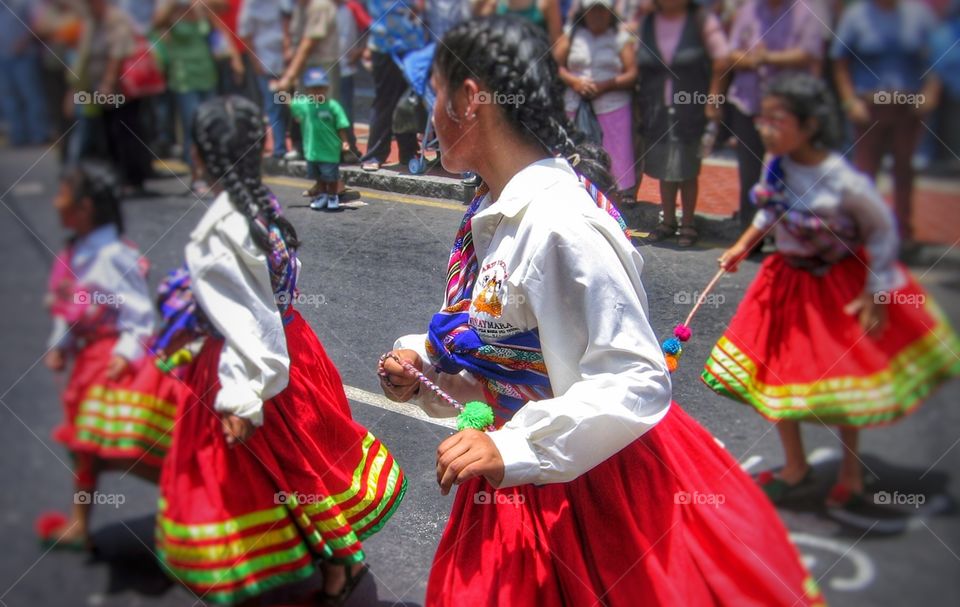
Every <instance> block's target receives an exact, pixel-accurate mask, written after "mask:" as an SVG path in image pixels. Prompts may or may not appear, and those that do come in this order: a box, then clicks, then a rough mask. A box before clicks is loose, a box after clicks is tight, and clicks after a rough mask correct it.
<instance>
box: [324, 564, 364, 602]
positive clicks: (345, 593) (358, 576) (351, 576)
mask: <svg viewBox="0 0 960 607" xmlns="http://www.w3.org/2000/svg"><path fill="white" fill-rule="evenodd" d="M350 567H351V566H350V565H347V566H345V567H344V570H345V571H346V572H347V581H346V583H345V584H344V585H343V588H342V589H341V590H340V592H338V593H337V594H330V593H328V592H327V591H326V590H321V591H320V597H319V598H320V603H319V604H320V605H322V606H323V607H340V606H341V605H343V604H344V603H346V602H347V599H348V598H350V594H351V593H353V591H354V589H355V588H356V587H357V585H358V584H360V580H362V579H363V576H364V575H366V573H367V571H369V570H370V566H369V565H367V564H366V563H364V564H363V567H361V568H360V569H359V570H358V571H357V572H356V573H353V572H352V571H351V569H350Z"/></svg>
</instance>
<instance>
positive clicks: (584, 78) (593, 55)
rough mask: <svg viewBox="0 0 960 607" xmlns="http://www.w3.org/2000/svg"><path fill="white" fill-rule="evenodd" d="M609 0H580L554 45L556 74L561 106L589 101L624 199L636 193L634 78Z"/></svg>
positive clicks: (632, 60) (631, 56) (628, 44)
mask: <svg viewBox="0 0 960 607" xmlns="http://www.w3.org/2000/svg"><path fill="white" fill-rule="evenodd" d="M619 25H620V18H619V17H618V16H617V15H616V13H615V12H614V8H613V3H612V1H611V0H584V2H583V4H582V8H580V10H579V11H577V13H576V14H575V15H574V17H573V19H572V20H571V25H570V27H569V28H568V29H567V31H566V32H565V33H564V34H563V36H562V37H561V38H560V41H559V42H558V43H557V45H556V47H555V48H554V57H555V58H556V59H557V63H558V64H559V66H560V79H561V80H562V81H563V83H564V84H566V85H567V87H568V88H567V90H566V91H564V109H565V110H566V112H567V116H568V117H570V118H573V117H574V115H576V112H577V107H578V106H579V105H580V104H581V103H583V102H588V103H590V104H591V106H592V107H593V111H594V113H595V114H596V116H597V122H599V123H600V129H601V130H602V131H603V147H604V149H606V150H607V153H608V154H610V159H611V160H612V162H613V164H612V167H611V169H612V171H613V176H614V178H615V179H616V181H617V189H618V190H620V191H621V192H622V193H623V195H624V197H625V199H633V197H634V195H635V194H636V191H635V190H636V186H637V171H636V168H635V163H634V154H633V117H632V112H633V110H632V108H631V99H632V95H631V89H633V86H634V84H635V83H636V81H637V65H636V48H635V46H634V44H633V42H632V40H633V38H632V37H631V36H630V34H628V33H627V32H625V31H621V29H620V27H619Z"/></svg>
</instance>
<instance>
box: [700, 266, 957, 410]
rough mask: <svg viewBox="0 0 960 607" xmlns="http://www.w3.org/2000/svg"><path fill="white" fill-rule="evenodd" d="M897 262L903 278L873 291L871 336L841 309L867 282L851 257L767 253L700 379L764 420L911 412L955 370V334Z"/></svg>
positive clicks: (938, 310)
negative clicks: (882, 312) (805, 260)
mask: <svg viewBox="0 0 960 607" xmlns="http://www.w3.org/2000/svg"><path fill="white" fill-rule="evenodd" d="M901 271H902V272H903V273H904V274H905V275H906V276H907V278H908V282H907V284H906V285H905V286H904V287H903V288H901V289H899V290H898V291H896V292H893V293H888V294H883V295H881V296H880V297H881V300H885V301H887V303H886V304H885V306H886V309H887V314H888V322H887V326H886V328H885V330H884V332H883V334H882V335H880V336H878V337H875V338H874V337H869V336H866V335H865V334H864V331H863V329H862V328H861V326H860V323H859V322H858V319H857V318H856V317H855V316H851V315H848V314H846V313H845V312H844V307H845V306H846V305H847V304H848V303H849V302H850V301H852V300H853V299H854V298H856V297H857V296H858V295H859V294H860V293H861V292H862V290H863V285H864V284H865V282H866V272H867V269H866V266H865V265H864V263H863V262H862V261H861V260H860V259H859V258H857V257H853V256H851V257H848V258H847V259H845V260H843V261H841V262H839V263H837V264H835V265H833V266H832V267H831V268H830V269H829V270H828V272H827V273H826V274H825V275H823V276H816V275H814V274H812V273H810V272H808V271H806V270H802V269H799V268H794V267H792V266H790V264H789V263H787V260H786V258H785V257H784V256H782V255H780V254H774V255H771V256H770V257H768V258H767V259H766V260H765V261H764V262H763V264H762V266H761V267H760V272H759V273H758V274H757V277H756V278H755V279H754V281H753V283H752V284H751V285H750V288H749V289H747V292H746V293H745V294H744V297H743V301H742V302H741V304H740V307H739V308H738V309H737V312H736V314H735V315H734V317H733V319H732V320H731V321H730V325H729V326H728V328H727V330H726V331H725V333H724V335H723V336H722V337H721V338H720V340H719V341H718V342H717V345H716V346H715V347H714V349H713V351H712V352H711V354H710V358H709V359H708V360H707V363H706V367H705V370H704V372H703V375H702V378H703V380H704V382H706V384H707V385H708V386H710V387H711V388H712V389H713V390H715V391H717V392H718V393H720V394H723V395H724V396H728V397H730V398H733V399H736V400H738V401H740V402H744V403H747V404H749V405H752V406H753V407H755V408H756V409H757V410H758V411H759V412H760V413H761V414H762V415H764V416H765V417H767V418H768V419H771V420H779V419H790V420H798V421H818V422H822V423H826V424H837V425H853V426H870V425H875V424H882V423H887V422H891V421H894V420H896V419H898V418H900V417H901V416H903V415H906V414H907V413H910V412H911V411H913V410H914V409H915V408H916V407H917V406H918V405H919V404H920V403H921V402H922V401H923V399H924V398H925V397H926V396H927V395H929V394H930V393H931V392H932V391H933V390H934V389H936V388H937V387H938V386H940V385H941V384H942V383H944V382H945V381H947V380H948V379H950V378H952V377H956V376H957V375H958V374H960V359H958V358H957V356H956V354H955V352H958V351H960V340H958V339H957V335H956V333H954V331H953V330H952V329H951V327H950V325H949V324H948V322H947V320H946V318H945V316H944V315H943V313H942V312H941V310H940V309H939V308H938V307H937V305H936V303H935V302H934V301H933V299H932V298H931V297H929V296H928V295H927V294H926V293H925V292H924V290H923V289H922V288H921V287H920V285H919V284H917V282H916V281H915V280H914V279H913V277H912V276H910V274H909V272H908V271H907V270H906V268H905V267H902V266H901Z"/></svg>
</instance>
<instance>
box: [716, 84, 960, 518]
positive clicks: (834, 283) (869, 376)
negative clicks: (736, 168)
mask: <svg viewBox="0 0 960 607" xmlns="http://www.w3.org/2000/svg"><path fill="white" fill-rule="evenodd" d="M828 100H829V93H828V91H827V89H826V86H825V85H824V83H823V82H821V81H820V80H818V79H816V78H813V77H812V76H799V75H797V76H789V77H783V78H781V79H779V80H777V81H776V82H774V83H772V84H771V86H770V88H769V90H768V91H767V93H766V95H765V96H764V99H763V103H762V108H761V113H760V117H759V118H758V123H759V126H760V134H761V136H762V137H763V140H764V145H765V146H766V149H767V150H768V151H769V152H770V153H771V154H772V155H773V156H774V159H773V161H772V162H771V163H770V165H769V167H768V169H767V173H766V177H765V179H764V180H763V181H762V182H761V183H760V184H759V185H758V186H756V187H755V188H754V191H753V197H754V199H755V201H756V203H757V204H758V206H759V207H760V209H759V211H758V213H757V215H756V218H755V219H754V222H753V226H752V227H750V228H748V229H747V231H746V232H745V233H744V234H743V236H742V237H741V238H740V239H739V240H738V241H737V243H736V244H735V245H734V246H733V247H731V248H730V249H728V250H727V251H726V252H725V253H724V254H723V255H722V256H721V257H720V265H721V267H723V268H726V269H727V270H728V271H734V270H736V268H737V264H738V263H739V262H740V260H741V259H742V258H743V257H744V255H745V254H746V253H747V252H748V251H750V250H751V249H752V248H753V247H754V245H755V244H757V243H758V242H760V239H761V238H763V237H764V236H765V235H766V234H769V233H772V234H773V236H774V238H775V239H776V244H777V253H775V254H773V255H771V256H770V257H768V258H767V259H766V260H765V261H764V262H763V265H762V266H761V267H760V272H759V273H758V274H757V277H756V279H754V281H753V284H751V285H750V288H749V289H748V290H747V292H746V294H745V295H744V299H743V302H742V303H741V304H740V307H739V308H738V309H737V312H736V315H735V316H734V317H733V320H731V322H730V325H729V327H728V329H727V330H726V332H725V333H724V335H723V337H721V338H720V340H719V341H718V342H717V344H716V346H715V347H714V349H713V352H712V353H711V355H710V358H709V359H708V361H707V364H706V368H705V370H704V372H703V380H704V381H705V382H706V383H707V385H708V386H710V387H711V388H713V389H714V390H716V391H717V392H718V393H720V394H723V395H724V396H728V397H730V398H733V399H735V400H738V401H740V402H743V403H746V404H748V405H751V406H753V407H754V408H756V409H757V411H758V412H759V413H760V414H761V415H763V416H764V417H766V418H767V419H769V420H771V421H772V422H774V423H776V426H777V430H778V431H779V433H780V440H781V442H782V443H783V449H784V453H785V456H786V463H785V464H784V466H783V468H782V469H781V470H780V471H779V472H778V473H776V474H771V473H765V474H763V475H761V477H760V479H759V481H760V483H761V485H762V487H763V489H764V490H765V491H766V492H767V494H768V495H769V496H770V497H771V498H772V499H774V500H775V501H776V500H780V499H783V498H784V497H785V496H786V495H787V494H788V493H789V492H790V490H791V489H794V488H796V487H798V486H800V485H801V484H803V483H805V482H808V481H809V477H810V470H811V467H810V465H809V463H808V462H807V459H806V455H805V452H804V448H803V443H802V441H801V436H800V426H799V423H798V422H801V421H810V422H818V423H821V424H829V425H836V426H839V427H840V440H841V442H842V443H843V447H844V452H843V460H842V462H841V465H840V469H839V475H838V478H837V482H836V484H835V485H834V487H833V488H832V490H831V491H830V495H829V496H828V498H827V502H828V505H830V506H849V505H854V504H856V503H857V502H859V501H860V500H861V499H862V493H863V474H862V471H861V462H860V458H859V456H858V454H857V441H858V438H859V432H860V429H861V428H864V427H869V426H874V425H878V424H885V423H889V422H892V421H895V420H897V419H899V418H901V417H902V416H904V415H906V414H908V413H910V412H912V411H914V410H915V409H916V407H917V406H918V405H919V404H920V402H921V401H922V400H923V399H924V398H925V397H926V396H928V395H929V394H930V393H931V392H933V391H934V390H935V389H936V388H937V386H939V385H940V384H942V383H943V382H945V381H947V380H948V379H950V378H951V377H955V376H956V375H957V374H958V373H960V359H957V356H956V354H955V352H957V351H958V350H960V343H958V340H957V336H956V334H955V333H954V332H953V331H952V330H951V328H950V326H949V325H948V323H947V320H946V318H945V317H944V315H943V313H942V312H941V311H940V309H939V308H938V307H937V305H936V303H935V302H934V301H933V299H931V298H930V297H929V296H928V295H927V294H926V293H925V292H924V291H923V289H922V288H921V287H920V285H918V284H917V282H916V281H915V280H914V279H913V277H912V276H910V274H909V273H908V272H907V270H906V268H905V267H904V266H903V265H901V264H899V263H898V262H897V252H898V246H899V244H898V240H897V230H896V227H895V225H894V219H893V215H892V213H891V212H890V210H889V209H888V208H887V206H886V204H884V201H883V199H882V198H881V197H880V195H879V193H878V192H877V190H876V188H875V187H874V185H873V183H871V182H870V180H869V179H867V178H866V177H865V176H863V175H861V174H860V173H858V172H856V171H855V170H854V169H853V167H851V165H850V164H849V163H848V162H847V161H846V160H844V159H843V158H842V157H840V156H839V155H838V154H836V153H834V152H831V151H830V150H829V149H828V148H827V147H826V146H827V145H828V143H829V135H830V128H829V127H830V118H831V117H832V116H833V110H832V108H831V107H830V103H829V101H828Z"/></svg>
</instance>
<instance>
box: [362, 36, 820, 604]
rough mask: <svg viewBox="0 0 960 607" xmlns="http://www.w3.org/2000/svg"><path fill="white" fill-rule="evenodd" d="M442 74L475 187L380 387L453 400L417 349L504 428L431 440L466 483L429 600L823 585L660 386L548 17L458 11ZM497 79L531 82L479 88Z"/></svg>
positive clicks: (443, 134) (452, 127)
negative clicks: (422, 323) (429, 303)
mask: <svg viewBox="0 0 960 607" xmlns="http://www.w3.org/2000/svg"><path fill="white" fill-rule="evenodd" d="M432 85H433V88H434V90H435V91H436V92H437V99H436V105H435V108H436V111H435V112H434V114H433V120H434V122H435V124H436V128H437V137H438V138H439V141H440V150H441V158H442V159H443V164H444V168H445V169H446V170H448V171H451V172H454V173H456V172H462V171H467V170H470V171H476V172H477V173H478V174H479V175H480V176H481V177H482V178H483V181H484V185H483V186H481V188H480V191H479V192H478V196H477V197H476V198H475V199H474V201H473V203H472V204H471V205H470V208H469V210H468V211H467V213H466V215H465V216H464V218H463V221H462V223H461V226H460V229H459V231H458V232H457V235H456V238H455V240H454V245H453V248H452V251H451V254H450V259H449V266H448V273H447V275H446V276H447V281H446V283H445V284H446V290H445V293H444V305H443V308H442V309H441V310H440V311H439V312H438V313H437V314H435V315H434V317H433V319H432V320H431V322H430V328H429V333H428V334H426V335H423V334H420V335H408V336H405V337H402V338H400V339H399V340H398V341H397V343H396V344H395V345H394V348H395V349H394V350H392V351H391V352H388V353H386V354H385V355H384V356H383V358H382V359H381V360H382V368H381V369H380V373H381V378H382V386H383V390H384V393H385V394H386V395H388V396H389V397H390V398H392V399H395V400H399V401H407V400H413V401H414V402H416V403H417V404H418V405H420V406H421V407H423V408H424V409H425V410H426V411H428V412H429V413H430V414H431V415H437V416H443V415H448V416H450V415H455V414H456V410H455V409H454V408H453V407H451V406H450V405H449V404H447V403H446V402H444V401H443V400H442V399H441V398H438V397H437V396H436V395H435V394H434V393H433V392H432V391H431V390H428V389H426V388H423V387H421V385H420V383H419V382H418V379H417V378H416V377H414V376H412V374H410V373H409V372H408V370H407V369H406V368H405V367H404V366H402V365H403V363H408V364H410V365H413V366H414V367H417V368H419V369H421V370H422V371H423V372H424V373H425V374H426V375H427V376H428V377H429V378H430V379H431V380H432V381H434V382H435V383H436V384H438V385H439V386H440V387H441V388H442V389H443V390H446V391H447V392H448V393H449V394H450V395H452V396H453V397H454V398H456V399H457V400H459V401H461V402H464V403H465V402H468V401H473V400H482V401H484V402H486V403H487V404H489V405H490V406H491V408H492V410H493V411H492V414H491V415H490V416H489V418H490V420H489V421H488V422H484V424H488V423H489V424H491V425H492V426H494V428H495V429H493V428H488V430H489V431H480V430H475V429H469V428H467V429H463V430H462V431H459V432H457V433H456V434H454V435H453V436H450V437H449V438H447V439H446V440H444V441H443V442H441V443H440V445H439V446H438V447H437V451H436V453H437V473H436V474H437V481H438V484H439V485H440V490H441V492H442V493H443V494H446V493H448V492H449V491H450V490H451V489H453V487H454V486H455V485H459V488H457V490H456V496H455V498H454V501H453V506H452V511H451V513H450V519H449V522H448V524H447V528H446V530H445V531H444V534H443V537H442V539H441V540H440V545H439V547H438V548H437V553H436V557H435V559H434V562H433V567H432V569H431V572H430V581H429V583H428V586H427V600H426V605H427V606H428V607H440V606H454V605H456V606H460V605H470V606H471V607H478V606H490V607H494V606H507V605H510V606H514V605H516V606H520V605H523V606H525V607H526V606H531V607H535V606H543V607H555V606H559V605H569V606H577V607H579V606H580V605H600V604H603V605H610V606H614V607H619V606H632V605H784V606H786V605H796V606H800V605H816V604H821V603H822V598H821V597H820V594H819V591H818V589H817V585H816V583H815V582H814V580H813V579H812V578H811V577H810V576H809V574H808V573H807V572H806V570H805V569H804V567H803V565H802V564H801V563H800V560H799V555H798V554H797V552H796V550H795V549H794V547H793V546H792V545H791V544H790V542H789V540H788V539H787V534H786V529H785V528H784V526H783V523H781V522H780V520H779V518H778V517H777V514H776V511H775V510H774V509H773V507H772V506H771V505H770V503H769V501H768V500H767V499H766V498H765V497H764V495H763V494H762V492H760V491H759V490H758V489H757V487H756V486H755V484H754V483H753V482H752V481H751V479H750V478H749V477H748V476H747V475H746V474H744V473H743V472H742V471H741V470H740V468H739V466H738V465H737V463H736V461H735V460H734V459H733V458H732V457H731V456H730V454H729V453H727V452H726V451H724V450H723V448H722V447H720V446H719V445H718V444H717V442H716V441H715V440H714V439H713V437H712V436H711V435H710V433H709V432H707V431H706V430H704V429H703V428H702V427H701V426H700V425H699V424H697V422H696V421H694V420H693V419H692V418H691V417H689V416H688V415H687V414H686V413H685V412H684V411H683V410H682V409H681V408H680V407H679V406H677V405H676V404H671V386H670V376H669V373H668V372H667V367H666V361H665V360H664V356H663V353H662V352H661V349H660V345H659V343H658V341H657V338H656V336H655V335H654V334H653V330H652V329H651V328H650V324H649V322H648V320H647V299H646V295H645V293H644V289H643V285H642V283H641V273H642V271H643V260H642V259H641V258H640V254H639V253H638V252H637V250H636V248H635V247H634V246H633V245H632V244H631V243H630V241H629V239H628V238H627V237H626V236H625V234H624V226H623V224H622V222H621V221H618V218H619V215H618V213H617V212H616V209H615V208H613V207H612V205H610V202H609V200H608V199H607V197H606V196H604V195H603V194H602V193H601V192H602V191H603V190H606V189H608V188H610V187H615V183H616V181H615V180H614V179H613V178H612V177H611V176H610V175H603V173H604V167H603V166H602V162H597V160H598V159H597V157H596V156H594V155H593V154H589V153H587V152H585V151H584V150H583V149H582V148H577V147H575V146H574V144H573V143H572V141H571V140H570V138H569V136H568V133H569V132H570V131H569V130H568V129H570V128H572V127H571V126H570V125H569V122H568V121H567V119H566V116H565V114H564V108H563V85H562V83H561V82H560V80H559V78H558V74H557V66H556V64H555V63H554V62H553V61H552V59H550V58H549V48H548V42H547V39H546V36H545V35H544V34H542V33H538V32H537V30H536V28H535V27H534V26H533V25H530V24H529V23H527V22H525V21H523V20H520V19H518V18H516V17H489V18H484V19H477V20H472V21H469V22H465V23H463V24H460V25H457V26H455V27H454V28H453V29H451V30H450V31H449V32H448V33H447V34H446V36H444V39H443V42H442V44H440V45H438V47H437V54H436V56H435V58H434V65H433V76H432ZM493 91H499V93H500V94H501V95H505V96H508V97H509V96H511V95H512V96H515V98H522V99H524V100H525V102H524V103H521V104H504V105H500V104H498V103H483V101H481V100H483V99H484V97H488V96H490V95H492V92H493ZM491 98H493V97H491ZM587 173H589V174H587ZM597 176H599V177H602V179H595V178H596V177H597ZM595 182H597V183H595ZM481 425H483V424H481Z"/></svg>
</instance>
